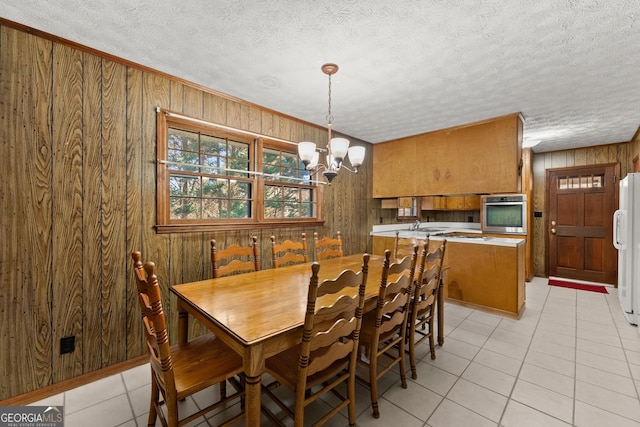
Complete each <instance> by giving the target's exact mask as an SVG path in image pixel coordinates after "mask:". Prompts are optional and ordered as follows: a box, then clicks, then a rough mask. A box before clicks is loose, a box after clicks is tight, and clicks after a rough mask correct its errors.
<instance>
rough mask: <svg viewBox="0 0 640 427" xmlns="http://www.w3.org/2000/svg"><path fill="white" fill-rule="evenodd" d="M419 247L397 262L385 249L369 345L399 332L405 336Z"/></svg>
mask: <svg viewBox="0 0 640 427" xmlns="http://www.w3.org/2000/svg"><path fill="white" fill-rule="evenodd" d="M418 249H419V248H418V246H414V247H413V254H412V255H411V256H407V257H404V258H402V260H400V261H398V262H391V251H390V250H389V249H387V250H385V251H384V263H383V266H382V277H381V279H380V290H379V291H378V300H377V304H376V322H375V325H374V331H373V334H372V336H373V340H372V344H371V347H372V348H374V349H377V348H378V342H379V341H381V340H382V341H384V340H385V339H386V338H387V337H388V336H393V334H396V333H398V334H399V335H401V336H404V335H405V332H406V329H407V328H406V326H407V315H408V313H409V304H410V303H411V297H412V290H413V278H414V275H415V271H416V263H417V260H418Z"/></svg>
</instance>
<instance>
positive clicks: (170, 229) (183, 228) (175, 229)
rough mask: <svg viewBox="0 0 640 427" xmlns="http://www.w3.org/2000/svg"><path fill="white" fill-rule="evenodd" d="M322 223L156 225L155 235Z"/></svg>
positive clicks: (296, 221)
mask: <svg viewBox="0 0 640 427" xmlns="http://www.w3.org/2000/svg"><path fill="white" fill-rule="evenodd" d="M322 226H324V221H321V220H316V219H313V220H303V219H299V218H296V219H295V220H291V221H287V222H260V223H258V222H252V223H246V222H245V223H235V224H234V223H224V224H218V225H211V224H162V225H160V224H158V225H156V233H158V234H169V233H196V232H202V231H230V230H234V231H235V230H256V229H263V228H269V229H273V228H293V227H322Z"/></svg>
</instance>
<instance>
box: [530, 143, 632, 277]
mask: <svg viewBox="0 0 640 427" xmlns="http://www.w3.org/2000/svg"><path fill="white" fill-rule="evenodd" d="M630 149H631V147H630V143H628V142H625V143H620V144H611V145H601V146H596V147H589V148H581V149H576V150H564V151H554V152H548V153H540V154H534V156H533V201H532V202H533V210H534V211H539V212H542V213H543V216H542V217H541V218H533V224H532V226H531V228H530V230H531V231H530V233H532V238H533V249H532V251H533V273H534V275H536V276H542V277H545V276H546V275H547V252H546V239H547V234H546V233H547V229H546V218H545V217H546V214H547V210H546V208H547V200H546V191H547V187H546V185H547V184H546V182H545V181H546V171H547V169H554V168H567V167H573V166H586V165H598V164H608V163H619V164H620V174H621V177H622V178H624V177H625V176H626V175H627V172H629V167H630ZM618 178H620V177H618Z"/></svg>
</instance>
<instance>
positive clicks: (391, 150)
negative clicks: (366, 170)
mask: <svg viewBox="0 0 640 427" xmlns="http://www.w3.org/2000/svg"><path fill="white" fill-rule="evenodd" d="M417 164H418V159H417V156H416V143H415V139H411V138H407V139H401V140H397V141H393V142H385V143H381V144H374V146H373V197H374V198H384V197H402V196H416V195H418V192H417V190H416V184H417V180H416V175H415V170H416V167H417Z"/></svg>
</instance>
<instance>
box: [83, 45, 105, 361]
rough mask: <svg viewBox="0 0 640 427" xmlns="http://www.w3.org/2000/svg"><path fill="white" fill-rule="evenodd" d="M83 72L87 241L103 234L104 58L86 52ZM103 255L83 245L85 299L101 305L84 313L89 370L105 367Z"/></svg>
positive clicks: (84, 230)
mask: <svg viewBox="0 0 640 427" xmlns="http://www.w3.org/2000/svg"><path fill="white" fill-rule="evenodd" d="M83 73H84V78H83V80H84V91H83V102H82V105H83V112H82V116H83V118H85V120H83V124H84V127H83V132H82V134H83V138H84V141H83V148H84V152H83V158H82V162H83V167H82V170H83V177H82V181H83V182H82V191H83V195H82V198H83V208H82V220H83V242H99V241H100V239H101V238H102V120H101V117H102V59H101V58H99V57H97V56H95V55H91V54H85V55H84V67H83ZM87 118H90V119H87ZM102 259H103V258H102V248H101V247H100V245H97V244H93V245H89V244H83V245H82V282H83V285H82V286H83V300H84V304H85V305H86V306H93V307H96V308H97V309H96V310H91V311H89V312H85V313H84V321H83V324H82V345H83V348H84V349H86V351H84V352H83V363H84V371H85V372H91V371H94V370H96V369H100V368H101V367H102V332H103V324H102Z"/></svg>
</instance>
